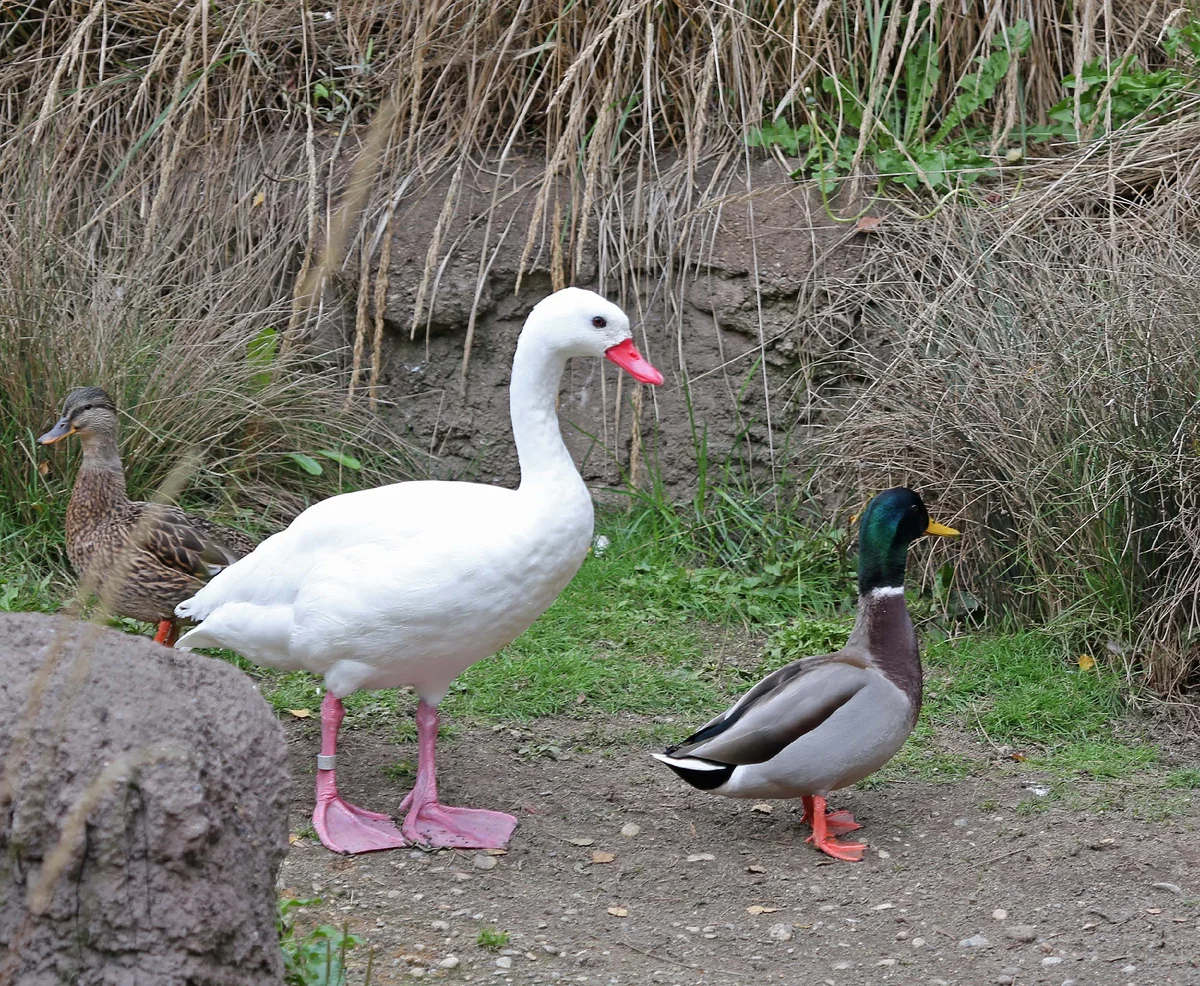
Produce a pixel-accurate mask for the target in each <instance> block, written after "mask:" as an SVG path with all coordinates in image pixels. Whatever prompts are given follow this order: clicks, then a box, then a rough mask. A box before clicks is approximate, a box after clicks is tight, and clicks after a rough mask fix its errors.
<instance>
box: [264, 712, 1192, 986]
mask: <svg viewBox="0 0 1200 986" xmlns="http://www.w3.org/2000/svg"><path fill="white" fill-rule="evenodd" d="M624 725H625V726H636V725H637V722H636V720H628V721H625V722H624ZM584 728H585V727H584V725H583V724H581V723H579V722H575V721H562V722H557V721H555V722H542V723H538V724H537V725H536V726H535V727H531V729H532V730H533V732H534V736H533V738H532V740H531V737H530V734H529V733H528V732H526V733H523V734H517V735H514V734H513V733H511V732H510V731H508V730H462V731H461V732H459V733H458V735H456V736H455V737H454V738H453V739H451V740H448V741H446V742H445V743H444V744H443V746H442V749H441V752H442V754H443V757H442V759H441V764H442V771H443V773H442V776H441V778H440V785H439V786H440V790H441V795H442V798H443V800H444V801H445V802H446V803H447V804H464V803H465V804H470V805H472V806H476V807H489V808H500V809H504V810H507V811H510V812H513V813H514V814H517V815H518V816H519V817H520V819H521V824H520V827H519V828H518V829H517V831H516V833H515V835H514V837H513V840H512V843H511V845H510V847H509V850H508V852H507V853H505V854H503V855H487V854H484V853H475V852H462V851H456V852H449V851H447V852H437V853H427V852H421V851H417V850H399V851H395V852H388V853H376V854H369V855H365V856H359V857H354V858H345V857H339V856H335V855H333V854H331V853H329V852H327V851H326V850H325V849H323V848H322V847H321V846H320V845H319V843H317V842H316V841H315V840H314V839H311V838H301V839H300V840H298V841H297V842H296V843H295V845H293V847H292V851H291V852H290V854H289V856H288V859H287V861H286V862H285V864H284V868H283V873H282V876H281V886H282V887H283V888H284V889H285V890H286V891H287V892H290V893H292V894H294V895H295V896H299V897H305V896H311V895H313V894H318V895H320V896H322V897H323V898H324V901H325V902H324V903H323V904H322V905H319V906H317V907H313V908H309V909H308V910H307V911H306V912H305V914H304V917H303V918H302V919H301V922H300V923H301V925H302V926H303V925H305V923H306V922H312V921H318V920H319V921H328V922H331V923H336V924H339V925H340V924H341V923H342V922H343V921H348V922H349V926H350V928H351V930H352V931H354V932H355V933H357V934H359V935H361V936H362V938H363V939H364V942H365V945H364V947H362V948H360V949H359V950H357V953H356V954H357V958H356V961H355V963H354V964H353V965H352V969H357V970H359V971H355V972H352V973H351V976H350V983H351V984H353V983H357V982H361V981H362V974H361V970H362V968H363V966H364V964H365V959H366V953H367V951H368V949H370V950H372V951H373V953H374V956H373V971H372V977H371V982H372V983H373V984H375V986H383V984H392V983H410V982H412V981H413V980H414V979H418V978H422V979H431V980H432V979H437V980H439V981H445V982H450V983H457V982H484V981H486V982H492V983H520V984H550V983H554V984H561V983H590V984H607V986H625V984H628V986H641V984H657V983H662V984H678V986H691V984H697V986H699V984H704V986H710V984H711V986H718V984H720V986H742V984H747V983H756V984H757V983H788V984H805V986H807V984H828V986H854V984H875V983H920V984H923V986H939V984H960V983H961V984H972V986H975V984H988V983H997V984H1014V986H1024V984H1035V983H1037V984H1051V986H1065V984H1073V986H1094V984H1096V986H1098V984H1126V983H1128V984H1136V986H1168V984H1200V845H1198V844H1197V828H1198V826H1200V811H1198V809H1197V805H1196V799H1195V798H1193V797H1191V796H1189V795H1187V794H1183V795H1181V794H1180V792H1167V791H1165V790H1163V789H1162V788H1161V785H1159V784H1158V783H1157V782H1156V781H1155V780H1154V779H1153V778H1149V779H1139V780H1137V781H1132V782H1108V783H1107V784H1105V785H1100V784H1096V783H1093V782H1075V783H1068V782H1063V781H1055V780H1053V779H1047V778H1039V777H1038V775H1036V774H1035V773H1034V772H1032V771H1031V770H1029V768H1028V765H1027V764H1017V763H1011V762H1008V763H1005V762H1001V761H991V762H989V760H988V757H987V753H986V751H982V752H980V748H979V747H978V746H977V745H974V744H973V743H972V741H970V740H967V739H965V738H961V737H959V738H954V737H950V738H948V741H949V742H951V743H955V742H956V743H958V745H959V747H960V748H961V749H967V748H971V747H974V749H975V750H976V752H977V754H978V756H979V761H980V769H979V771H978V774H977V776H973V777H970V778H967V779H964V780H958V781H955V782H953V783H945V784H935V783H930V782H927V781H922V780H909V781H900V782H896V783H891V784H887V785H884V786H882V787H879V788H876V789H874V790H867V791H859V790H851V791H846V792H841V793H840V794H841V796H839V797H835V798H832V799H831V806H836V807H839V808H842V807H844V808H849V809H850V810H852V811H853V812H854V813H855V815H856V816H857V817H858V819H859V821H860V822H863V823H864V828H863V830H862V831H861V832H857V833H855V836H856V837H858V836H861V837H862V839H863V841H866V842H867V843H868V844H869V847H870V848H869V849H868V852H867V858H866V860H865V861H864V862H862V863H858V864H851V863H842V862H837V861H834V860H831V859H829V858H827V857H825V856H823V855H821V854H820V853H818V852H816V851H815V850H814V849H812V847H810V846H807V845H805V844H804V841H803V837H804V833H803V832H802V831H801V829H800V827H799V826H798V824H797V822H798V819H799V805H798V804H792V803H790V802H773V803H769V804H767V803H763V804H758V805H754V804H751V803H749V802H736V801H728V800H725V799H720V798H714V797H711V796H706V795H702V794H700V793H699V792H695V791H692V790H691V789H689V788H687V787H685V786H684V785H683V784H682V783H681V782H680V781H678V780H677V779H676V778H675V777H674V776H673V775H672V774H671V773H670V772H669V771H667V770H666V769H664V768H662V767H660V766H658V765H657V764H655V763H654V762H653V761H651V760H650V759H649V758H648V757H647V756H646V755H645V752H644V751H643V750H640V749H637V748H630V749H620V748H617V749H610V750H609V751H608V752H607V753H606V754H604V753H595V752H589V753H583V752H581V753H573V754H572V753H569V754H568V755H567V756H566V757H565V758H564V759H560V760H554V759H550V758H548V757H545V756H536V757H534V758H533V759H530V756H529V751H530V749H531V747H538V746H540V747H545V746H547V745H554V746H556V747H558V748H560V749H562V750H564V751H569V750H570V749H571V747H572V742H573V739H574V738H575V737H577V736H578V735H579V734H580V733H581V731H582V730H583V729H584ZM290 739H291V748H292V756H293V770H294V772H295V775H296V782H295V793H294V798H293V807H292V810H293V819H292V829H293V831H294V832H298V833H299V832H304V831H305V830H306V829H307V826H308V818H309V815H310V814H311V811H312V789H311V782H312V777H313V775H312V770H313V758H314V755H315V751H316V746H317V744H316V736H315V732H314V729H313V727H312V725H311V724H305V723H299V722H298V723H296V724H294V725H293V727H292V728H291V737H290ZM411 746H412V745H411V744H396V743H393V742H390V741H389V740H388V739H386V738H385V737H383V736H381V735H379V734H376V733H371V732H365V731H355V732H349V733H346V734H345V735H344V737H343V743H342V747H341V749H340V750H339V783H340V785H341V787H342V791H343V793H344V794H345V795H346V797H348V798H349V799H350V800H352V801H355V802H356V803H358V804H361V805H363V806H364V807H369V808H375V809H383V808H388V807H389V806H390V807H392V808H394V807H395V806H396V805H397V804H398V803H399V801H400V799H401V797H402V796H403V794H404V791H405V787H404V783H403V782H402V781H400V780H393V779H391V778H389V777H388V776H386V775H385V774H384V772H383V770H382V767H383V766H384V765H387V764H393V763H395V762H396V761H397V760H399V759H402V758H409V757H412V756H414V755H415V750H413V749H412V748H411ZM521 751H524V752H521ZM1176 752H1177V753H1178V754H1180V755H1181V756H1183V757H1185V758H1186V757H1187V756H1188V755H1189V754H1190V759H1191V761H1192V762H1193V763H1194V762H1195V760H1196V757H1195V754H1196V752H1197V748H1195V747H1193V748H1192V749H1191V750H1190V751H1189V750H1186V749H1183V750H1178V751H1176ZM1047 792H1048V793H1047ZM1130 792H1135V793H1136V797H1135V796H1133V794H1131V793H1130ZM1158 793H1161V795H1162V798H1163V799H1166V798H1168V797H1169V798H1170V800H1157V801H1156V800H1155V795H1156V794H1158ZM1147 799H1149V800H1147ZM1068 803H1069V804H1070V805H1071V806H1070V807H1068V806H1067V804H1068ZM1102 804H1103V805H1105V806H1106V807H1105V810H1098V806H1099V805H1102ZM1080 805H1083V806H1084V807H1079V806H1080ZM1165 814H1169V817H1168V818H1167V819H1166V820H1161V821H1147V820H1146V818H1147V817H1161V816H1162V815H1165ZM482 928H490V929H496V930H498V931H503V932H506V933H507V934H508V936H509V938H508V941H507V943H505V944H504V945H503V946H501V947H498V948H496V949H494V950H489V949H486V948H483V947H481V946H480V945H478V944H477V943H476V939H477V936H478V934H479V931H480V929H482Z"/></svg>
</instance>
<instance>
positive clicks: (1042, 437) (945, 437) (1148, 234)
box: [815, 207, 1200, 691]
mask: <svg viewBox="0 0 1200 986" xmlns="http://www.w3.org/2000/svg"><path fill="white" fill-rule="evenodd" d="M1171 212H1172V213H1173V214H1172V215H1170V216H1169V217H1160V218H1159V219H1158V220H1157V221H1153V222H1152V221H1151V217H1153V215H1154V213H1153V211H1152V210H1151V209H1149V208H1147V209H1141V210H1138V211H1137V213H1136V214H1135V215H1132V216H1130V215H1120V214H1118V213H1113V214H1110V215H1108V216H1104V217H1097V216H1096V215H1094V214H1093V215H1074V216H1068V215H1062V214H1060V215H1059V216H1058V217H1056V219H1055V221H1054V222H1053V223H1042V224H1039V225H1037V226H1036V227H1031V228H1028V229H1025V230H1017V229H1016V228H1015V227H1014V224H1013V218H1012V217H1011V216H1009V215H1007V214H1006V213H1005V212H1004V211H1001V212H997V213H986V212H982V211H979V210H976V211H974V212H970V213H967V212H961V211H960V212H954V213H946V214H944V215H941V216H939V217H937V218H935V219H934V220H933V221H932V223H922V224H912V225H903V224H899V223H893V224H892V226H891V228H890V230H889V231H888V232H886V233H881V234H880V238H879V240H878V242H877V246H876V249H875V256H874V257H873V259H872V263H871V264H870V271H871V273H870V275H869V276H866V275H864V276H862V277H861V278H860V279H855V281H854V282H853V283H848V284H846V285H844V287H845V289H846V291H848V292H852V293H855V294H857V296H858V297H860V298H861V299H862V303H863V305H864V316H863V317H864V323H865V325H864V328H865V329H866V331H867V333H868V334H869V335H871V337H872V338H873V342H874V345H873V346H872V349H871V351H870V352H866V351H859V352H856V353H849V354H847V358H846V361H845V363H844V365H843V366H842V367H841V368H840V370H841V372H850V373H854V374H855V375H856V376H857V377H858V378H859V379H863V378H866V379H868V380H869V381H870V382H869V384H868V385H867V386H866V388H865V389H864V390H863V391H862V393H861V394H860V396H858V397H857V398H856V399H854V400H852V401H851V402H850V403H849V404H848V406H847V407H845V408H844V409H843V411H842V413H841V417H840V420H839V421H837V423H835V424H834V425H832V426H830V427H829V428H828V429H827V430H825V431H823V432H821V433H819V434H818V435H817V436H816V439H815V441H816V447H817V449H818V450H819V451H820V453H821V462H822V466H821V471H822V472H823V473H824V476H823V479H824V480H825V481H826V482H827V483H829V482H835V483H838V484H839V485H853V486H855V487H857V488H860V489H864V490H870V489H876V488H881V487H885V486H888V485H893V484H895V483H901V482H903V483H907V484H910V485H914V486H916V487H918V488H921V489H927V490H929V491H931V493H932V495H933V497H934V499H935V500H936V502H937V503H938V510H939V514H940V513H942V512H945V513H946V514H947V515H949V516H957V517H959V518H961V519H962V521H963V523H962V525H961V526H962V527H963V529H964V532H965V535H966V536H965V538H964V540H963V546H962V550H961V554H960V555H959V556H958V566H959V570H958V578H959V580H960V584H962V585H963V586H965V587H966V588H968V589H970V590H971V591H972V592H973V593H975V594H977V595H979V596H980V597H982V598H983V599H984V600H985V601H986V602H987V603H988V604H989V605H991V606H992V607H993V608H994V610H997V611H998V610H1000V609H1003V610H1007V611H1009V612H1013V611H1016V612H1023V613H1024V614H1026V615H1028V616H1030V617H1035V618H1037V619H1039V620H1050V621H1052V622H1053V623H1055V624H1056V625H1058V626H1059V627H1061V628H1062V629H1063V630H1064V632H1065V633H1067V634H1068V635H1069V636H1070V637H1071V638H1072V639H1074V640H1075V641H1076V642H1077V643H1081V644H1086V645H1087V646H1088V647H1089V648H1094V651H1093V653H1094V654H1095V655H1096V656H1097V657H1098V658H1101V659H1108V660H1110V661H1115V662H1116V663H1118V664H1119V665H1120V664H1122V662H1124V666H1125V667H1126V668H1127V669H1129V670H1130V671H1131V672H1132V673H1134V674H1136V675H1137V676H1139V678H1141V679H1142V680H1144V681H1146V682H1148V683H1149V684H1151V685H1152V686H1153V687H1155V688H1158V689H1160V690H1163V691H1169V690H1171V689H1174V688H1176V687H1178V686H1181V685H1184V684H1186V683H1190V682H1192V681H1193V680H1194V678H1195V676H1196V674H1197V672H1198V671H1200V646H1198V644H1197V637H1196V630H1195V627H1196V626H1197V625H1200V624H1198V622H1197V620H1198V618H1200V613H1198V612H1197V602H1196V601H1197V598H1198V596H1197V594H1198V592H1200V396H1198V394H1200V348H1198V347H1197V345H1196V339H1197V334H1196V319H1197V313H1198V312H1200V287H1198V286H1197V285H1200V280H1198V275H1200V248H1198V247H1197V246H1196V243H1195V241H1194V239H1192V238H1191V237H1189V236H1187V235H1182V234H1181V232H1180V229H1181V224H1182V225H1183V227H1184V228H1186V227H1187V226H1188V225H1193V224H1194V219H1195V216H1196V213H1195V208H1194V207H1193V208H1191V209H1189V210H1187V212H1188V213H1189V215H1188V216H1187V217H1186V218H1187V219H1188V220H1190V221H1191V222H1184V221H1183V220H1184V218H1185V217H1183V216H1181V215H1179V211H1178V210H1171ZM1098 218H1099V219H1102V221H1098ZM1193 228H1194V225H1193ZM848 450H849V453H850V454H849V455H848V454H847V452H848Z"/></svg>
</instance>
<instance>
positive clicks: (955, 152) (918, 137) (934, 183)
mask: <svg viewBox="0 0 1200 986" xmlns="http://www.w3.org/2000/svg"><path fill="white" fill-rule="evenodd" d="M921 30H922V31H923V32H924V33H925V35H926V40H924V41H921V42H920V43H917V44H914V45H912V46H910V47H909V49H908V52H907V54H906V55H905V57H904V60H903V63H902V64H900V65H899V66H897V68H896V71H895V74H894V76H893V81H894V83H895V89H894V91H892V92H891V93H890V94H887V95H886V98H885V99H883V100H882V101H881V100H880V99H879V98H878V97H876V96H875V94H874V92H873V91H870V92H868V94H867V95H866V96H864V95H862V88H863V87H862V86H861V83H860V82H859V80H856V79H854V78H851V77H833V76H827V77H826V78H824V79H823V80H822V81H821V83H820V88H821V91H822V92H823V93H824V94H825V96H824V99H823V100H821V99H818V98H817V97H815V96H814V95H813V94H812V92H811V91H806V93H805V95H806V97H807V99H806V104H807V105H806V113H807V117H808V122H806V123H803V124H800V125H797V126H793V125H792V124H790V123H788V122H787V121H785V120H778V119H777V120H774V121H772V122H770V123H768V124H764V125H763V126H761V127H759V128H758V129H757V130H753V131H751V132H750V134H749V136H748V137H747V142H748V143H749V144H750V145H751V146H757V147H772V146H777V147H779V149H780V150H782V151H783V152H784V153H785V154H788V155H789V156H792V157H798V158H800V165H799V167H798V168H797V169H796V174H797V175H798V176H803V177H807V178H814V179H816V180H817V182H818V183H819V185H820V187H821V188H822V189H823V190H824V191H827V192H829V191H833V190H834V189H835V188H836V187H837V183H838V181H839V180H840V179H841V178H843V177H845V176H846V175H847V174H849V173H850V171H851V169H852V168H853V166H854V161H855V155H856V154H857V153H858V148H859V144H860V141H861V140H862V130H863V128H864V127H866V126H868V125H869V127H870V132H869V133H868V134H867V135H866V140H865V142H864V147H863V150H864V155H865V157H866V159H867V160H869V161H871V162H872V163H873V164H874V166H875V169H876V171H877V172H878V174H879V176H880V183H881V185H887V184H889V183H892V182H894V183H896V184H899V185H903V186H905V187H907V188H910V189H916V188H918V187H921V186H924V187H926V188H929V189H932V190H934V191H949V190H952V189H955V188H960V187H963V186H965V185H970V184H972V183H974V182H976V181H978V180H979V179H980V178H981V177H983V176H984V175H989V174H993V173H994V171H995V169H994V165H993V161H992V158H991V157H990V156H989V155H990V151H989V150H988V148H987V146H986V145H987V144H988V143H989V142H990V140H991V125H990V123H989V124H988V126H987V127H986V128H984V127H982V126H980V125H973V124H972V123H971V121H972V119H973V117H974V116H975V114H976V113H978V111H980V110H981V109H982V108H984V107H985V106H986V105H987V104H988V103H989V102H990V101H991V100H992V98H993V97H994V96H995V94H996V90H997V88H998V87H999V85H1000V83H1001V82H1003V81H1004V79H1005V78H1006V77H1007V75H1008V73H1009V70H1010V68H1011V66H1012V62H1013V59H1014V58H1019V57H1020V56H1021V55H1023V54H1024V53H1025V52H1026V51H1028V49H1029V44H1030V37H1031V34H1030V29H1029V24H1028V23H1027V22H1025V21H1017V22H1016V23H1015V24H1014V25H1013V26H1012V27H1010V28H1007V29H1005V30H1004V31H1003V32H1002V33H1001V34H999V35H997V36H996V37H995V38H993V39H992V47H993V48H994V49H995V50H994V51H992V52H991V53H990V54H988V55H986V56H980V57H978V58H976V59H975V62H976V70H975V71H974V72H970V73H967V74H966V75H964V76H962V78H960V79H959V80H958V82H957V84H956V86H955V89H954V96H953V98H952V99H951V100H950V101H949V103H948V104H946V105H944V106H940V107H939V106H936V105H935V102H934V93H935V91H936V87H937V82H938V78H939V75H940V68H939V66H938V64H937V51H938V48H937V44H936V40H935V38H934V36H933V34H934V30H935V27H934V25H933V23H932V22H931V21H930V20H929V19H927V20H926V22H925V24H924V25H923V26H922V28H921ZM877 104H878V105H877ZM931 131H932V132H931Z"/></svg>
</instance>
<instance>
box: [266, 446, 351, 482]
mask: <svg viewBox="0 0 1200 986" xmlns="http://www.w3.org/2000/svg"><path fill="white" fill-rule="evenodd" d="M315 454H316V455H320V456H323V457H324V458H326V459H329V460H331V461H332V462H336V463H337V464H338V465H339V466H343V467H345V468H346V469H351V470H353V471H355V472H358V471H359V470H360V469H362V463H361V462H360V461H359V460H358V459H356V458H354V456H352V455H347V454H346V453H345V452H336V451H334V450H333V449H327V448H323V449H320V450H318V451H317V452H316V453H315ZM284 457H285V458H288V459H291V460H292V461H293V462H294V463H296V465H298V466H299V467H300V468H301V469H303V470H304V471H305V472H306V473H308V474H309V475H310V476H320V475H321V474H323V473H324V472H325V467H324V466H323V465H321V463H319V462H318V461H317V460H316V459H315V458H313V456H311V455H307V454H306V453H304V452H285V453H284Z"/></svg>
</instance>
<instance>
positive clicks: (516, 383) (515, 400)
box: [508, 336, 583, 489]
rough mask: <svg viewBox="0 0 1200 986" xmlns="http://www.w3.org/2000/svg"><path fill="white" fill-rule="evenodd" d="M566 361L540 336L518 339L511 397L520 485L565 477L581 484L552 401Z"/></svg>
mask: <svg viewBox="0 0 1200 986" xmlns="http://www.w3.org/2000/svg"><path fill="white" fill-rule="evenodd" d="M566 365H567V358H566V356H564V355H562V353H561V352H557V353H556V352H553V351H550V350H549V349H548V348H547V347H546V346H544V345H539V344H538V339H537V338H536V337H535V338H533V339H530V338H528V337H527V336H522V337H521V339H519V340H518V342H517V354H516V356H514V357H513V369H512V381H511V383H510V384H509V392H508V393H509V397H508V402H509V410H510V412H511V414H512V427H513V438H514V439H515V440H516V443H517V458H518V459H519V460H520V463H521V488H522V489H526V488H530V487H534V486H540V485H544V484H546V483H554V482H563V481H566V482H571V481H574V482H575V483H577V484H579V485H580V486H582V485H583V480H582V479H581V478H580V476H579V470H578V469H576V468H575V463H574V462H573V461H572V459H571V453H570V452H568V451H567V446H566V444H565V443H564V442H563V438H562V431H561V430H560V428H559V425H558V412H557V410H556V409H555V406H554V405H555V398H556V397H557V396H558V387H559V384H560V383H561V381H562V375H563V370H564V369H566Z"/></svg>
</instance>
